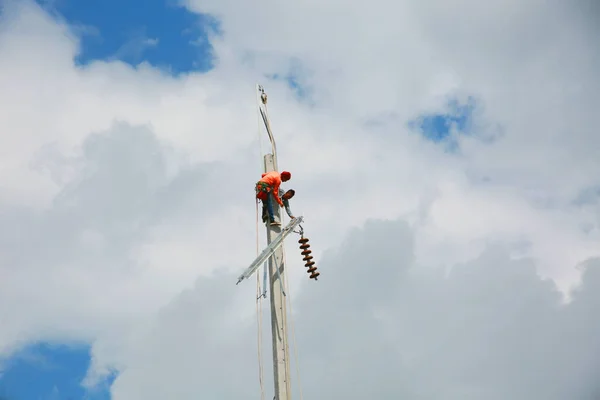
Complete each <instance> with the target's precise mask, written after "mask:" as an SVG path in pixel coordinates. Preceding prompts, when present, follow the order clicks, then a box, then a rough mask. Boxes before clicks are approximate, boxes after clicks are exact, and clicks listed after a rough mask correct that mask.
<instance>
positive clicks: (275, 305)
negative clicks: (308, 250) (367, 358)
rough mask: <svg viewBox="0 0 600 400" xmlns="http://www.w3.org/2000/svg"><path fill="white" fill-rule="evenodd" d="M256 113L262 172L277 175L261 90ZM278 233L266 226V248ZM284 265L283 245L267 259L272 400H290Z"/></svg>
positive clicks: (278, 215)
mask: <svg viewBox="0 0 600 400" xmlns="http://www.w3.org/2000/svg"><path fill="white" fill-rule="evenodd" d="M258 90H259V92H260V103H259V111H260V114H261V117H262V119H263V122H264V125H265V128H266V130H267V133H268V134H269V140H270V142H271V153H270V154H266V155H265V156H264V172H265V173H266V172H270V171H277V146H276V145H275V139H274V137H273V132H272V131H271V125H270V123H269V117H268V114H267V107H266V105H267V95H266V94H265V92H264V89H263V88H262V87H261V86H258ZM273 208H274V210H273V214H274V216H275V220H276V221H278V222H279V223H281V222H282V221H281V210H280V208H279V207H277V206H274V207H273ZM280 233H281V225H278V226H272V225H269V224H267V244H268V245H269V244H271V241H272V240H274V239H275V238H276V237H277V236H278V235H279V234H280ZM284 279H285V261H284V259H283V244H281V245H280V246H278V247H277V248H276V249H275V251H274V252H273V255H272V256H271V257H269V288H270V291H271V296H270V300H271V335H272V341H273V376H274V386H275V395H274V397H273V399H274V400H291V398H292V393H291V384H290V359H289V347H288V337H287V318H286V311H287V310H286V301H285V295H286V294H285V293H284V291H283V288H284V287H285V280H284Z"/></svg>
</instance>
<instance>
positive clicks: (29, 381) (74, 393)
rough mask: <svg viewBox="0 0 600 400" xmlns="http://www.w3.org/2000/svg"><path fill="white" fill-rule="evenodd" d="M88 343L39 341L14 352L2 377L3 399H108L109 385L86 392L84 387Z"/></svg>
mask: <svg viewBox="0 0 600 400" xmlns="http://www.w3.org/2000/svg"><path fill="white" fill-rule="evenodd" d="M89 351H90V348H89V347H88V346H65V345H50V344H46V343H38V344H35V345H32V346H29V347H27V348H25V349H23V350H21V351H20V352H18V353H17V354H16V355H14V356H13V357H12V358H11V359H10V360H9V361H8V363H7V365H6V366H5V370H4V372H3V374H2V378H1V379H0V398H2V399H3V400H4V399H6V400H83V399H85V400H109V399H110V396H109V394H108V390H107V386H108V384H110V382H107V384H106V385H101V387H100V388H99V389H98V390H95V391H93V392H89V393H86V390H85V389H84V388H83V387H82V386H81V384H80V383H81V381H82V379H83V378H84V377H85V374H86V371H87V368H88V366H89V363H90V355H89V354H90V353H89Z"/></svg>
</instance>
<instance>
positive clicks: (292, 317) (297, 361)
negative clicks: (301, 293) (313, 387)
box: [281, 246, 304, 400]
mask: <svg viewBox="0 0 600 400" xmlns="http://www.w3.org/2000/svg"><path fill="white" fill-rule="evenodd" d="M281 250H282V252H283V262H284V265H287V262H286V261H287V260H286V258H285V247H284V246H281ZM288 281H289V279H286V280H285V291H286V292H287V293H288V296H285V297H286V298H287V301H288V305H289V310H290V313H289V316H290V328H292V344H293V347H294V364H295V365H296V379H297V380H298V390H299V391H300V400H303V399H304V395H303V393H302V382H301V381H300V360H299V359H298V346H297V343H296V328H295V327H294V310H293V309H292V295H291V293H290V284H289V282H288Z"/></svg>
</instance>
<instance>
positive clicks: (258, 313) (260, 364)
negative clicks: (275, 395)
mask: <svg viewBox="0 0 600 400" xmlns="http://www.w3.org/2000/svg"><path fill="white" fill-rule="evenodd" d="M259 251H260V248H259V241H258V199H256V256H257V257H258V252H259ZM262 297H263V296H262V293H261V289H260V274H256V320H257V326H258V328H257V329H258V335H257V340H258V380H259V383H260V399H261V400H265V384H264V368H263V356H262V330H263V329H262Z"/></svg>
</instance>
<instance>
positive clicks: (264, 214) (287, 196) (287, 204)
mask: <svg viewBox="0 0 600 400" xmlns="http://www.w3.org/2000/svg"><path fill="white" fill-rule="evenodd" d="M295 194H296V191H295V190H294V189H290V190H288V191H285V190H283V189H279V197H281V201H282V202H283V206H284V207H285V212H286V213H287V215H288V217H290V218H291V219H294V218H296V217H294V214H292V211H291V210H290V201H289V200H290V199H291V198H292V197H294V195H295ZM268 217H269V216H268V211H267V205H266V204H265V203H263V207H262V220H263V222H267V218H268Z"/></svg>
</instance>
